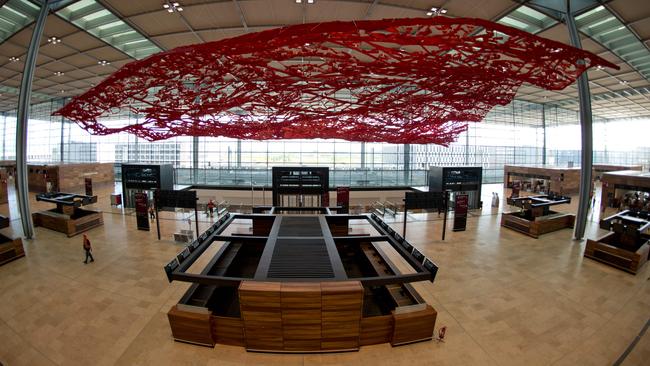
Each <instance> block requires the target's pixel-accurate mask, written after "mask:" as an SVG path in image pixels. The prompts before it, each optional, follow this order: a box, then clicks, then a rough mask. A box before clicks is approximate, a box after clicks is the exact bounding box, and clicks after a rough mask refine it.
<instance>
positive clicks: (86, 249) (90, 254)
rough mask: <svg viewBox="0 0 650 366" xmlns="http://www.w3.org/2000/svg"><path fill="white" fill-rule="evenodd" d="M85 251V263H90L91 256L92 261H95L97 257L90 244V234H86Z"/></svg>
mask: <svg viewBox="0 0 650 366" xmlns="http://www.w3.org/2000/svg"><path fill="white" fill-rule="evenodd" d="M83 245H84V251H85V252H86V260H84V264H87V263H88V258H89V257H90V261H91V262H94V261H95V258H93V254H92V253H91V252H92V251H93V248H92V247H91V246H90V240H89V239H88V236H86V234H84V244H83Z"/></svg>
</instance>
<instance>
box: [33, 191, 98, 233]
mask: <svg viewBox="0 0 650 366" xmlns="http://www.w3.org/2000/svg"><path fill="white" fill-rule="evenodd" d="M36 200H37V201H45V202H52V203H56V208H53V209H51V210H46V211H39V212H35V213H33V214H32V220H34V226H43V227H46V228H48V229H50V230H54V231H58V232H62V233H64V234H66V235H68V237H72V236H75V235H77V234H80V233H82V232H84V231H88V230H90V229H92V228H95V227H98V226H101V225H104V218H103V216H102V213H101V212H99V211H93V210H88V209H82V208H81V206H85V205H88V204H91V203H96V202H97V196H84V195H79V194H71V193H42V194H37V195H36Z"/></svg>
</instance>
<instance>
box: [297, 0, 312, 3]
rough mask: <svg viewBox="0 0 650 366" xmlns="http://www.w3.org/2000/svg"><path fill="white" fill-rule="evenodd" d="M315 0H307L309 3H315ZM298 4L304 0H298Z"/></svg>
mask: <svg viewBox="0 0 650 366" xmlns="http://www.w3.org/2000/svg"><path fill="white" fill-rule="evenodd" d="M313 3H314V0H307V4H313ZM296 4H302V0H296Z"/></svg>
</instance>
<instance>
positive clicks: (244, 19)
mask: <svg viewBox="0 0 650 366" xmlns="http://www.w3.org/2000/svg"><path fill="white" fill-rule="evenodd" d="M232 2H233V3H234V4H235V7H236V8H237V13H239V19H240V20H241V25H242V26H243V27H244V31H245V32H246V33H248V23H246V17H244V11H243V10H242V9H241V5H240V4H239V1H237V0H232Z"/></svg>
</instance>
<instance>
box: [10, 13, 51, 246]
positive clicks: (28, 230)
mask: <svg viewBox="0 0 650 366" xmlns="http://www.w3.org/2000/svg"><path fill="white" fill-rule="evenodd" d="M49 10H50V3H49V1H47V0H46V1H43V3H42V5H41V10H40V12H39V14H38V18H37V20H36V23H35V24H34V32H33V33H32V40H31V42H30V43H29V50H28V51H27V57H26V59H25V68H24V70H23V76H22V80H21V82H20V96H19V98H18V114H17V117H16V188H17V190H16V201H17V203H18V209H19V210H20V221H21V223H22V225H23V235H24V236H25V237H26V238H27V239H31V238H32V237H33V236H34V224H33V222H32V215H31V212H30V210H29V185H28V182H27V121H28V120H29V106H30V101H31V96H32V79H33V77H34V68H35V66H36V56H37V55H38V47H39V45H40V43H41V36H42V35H43V28H45V19H46V18H47V14H48V13H49Z"/></svg>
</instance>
